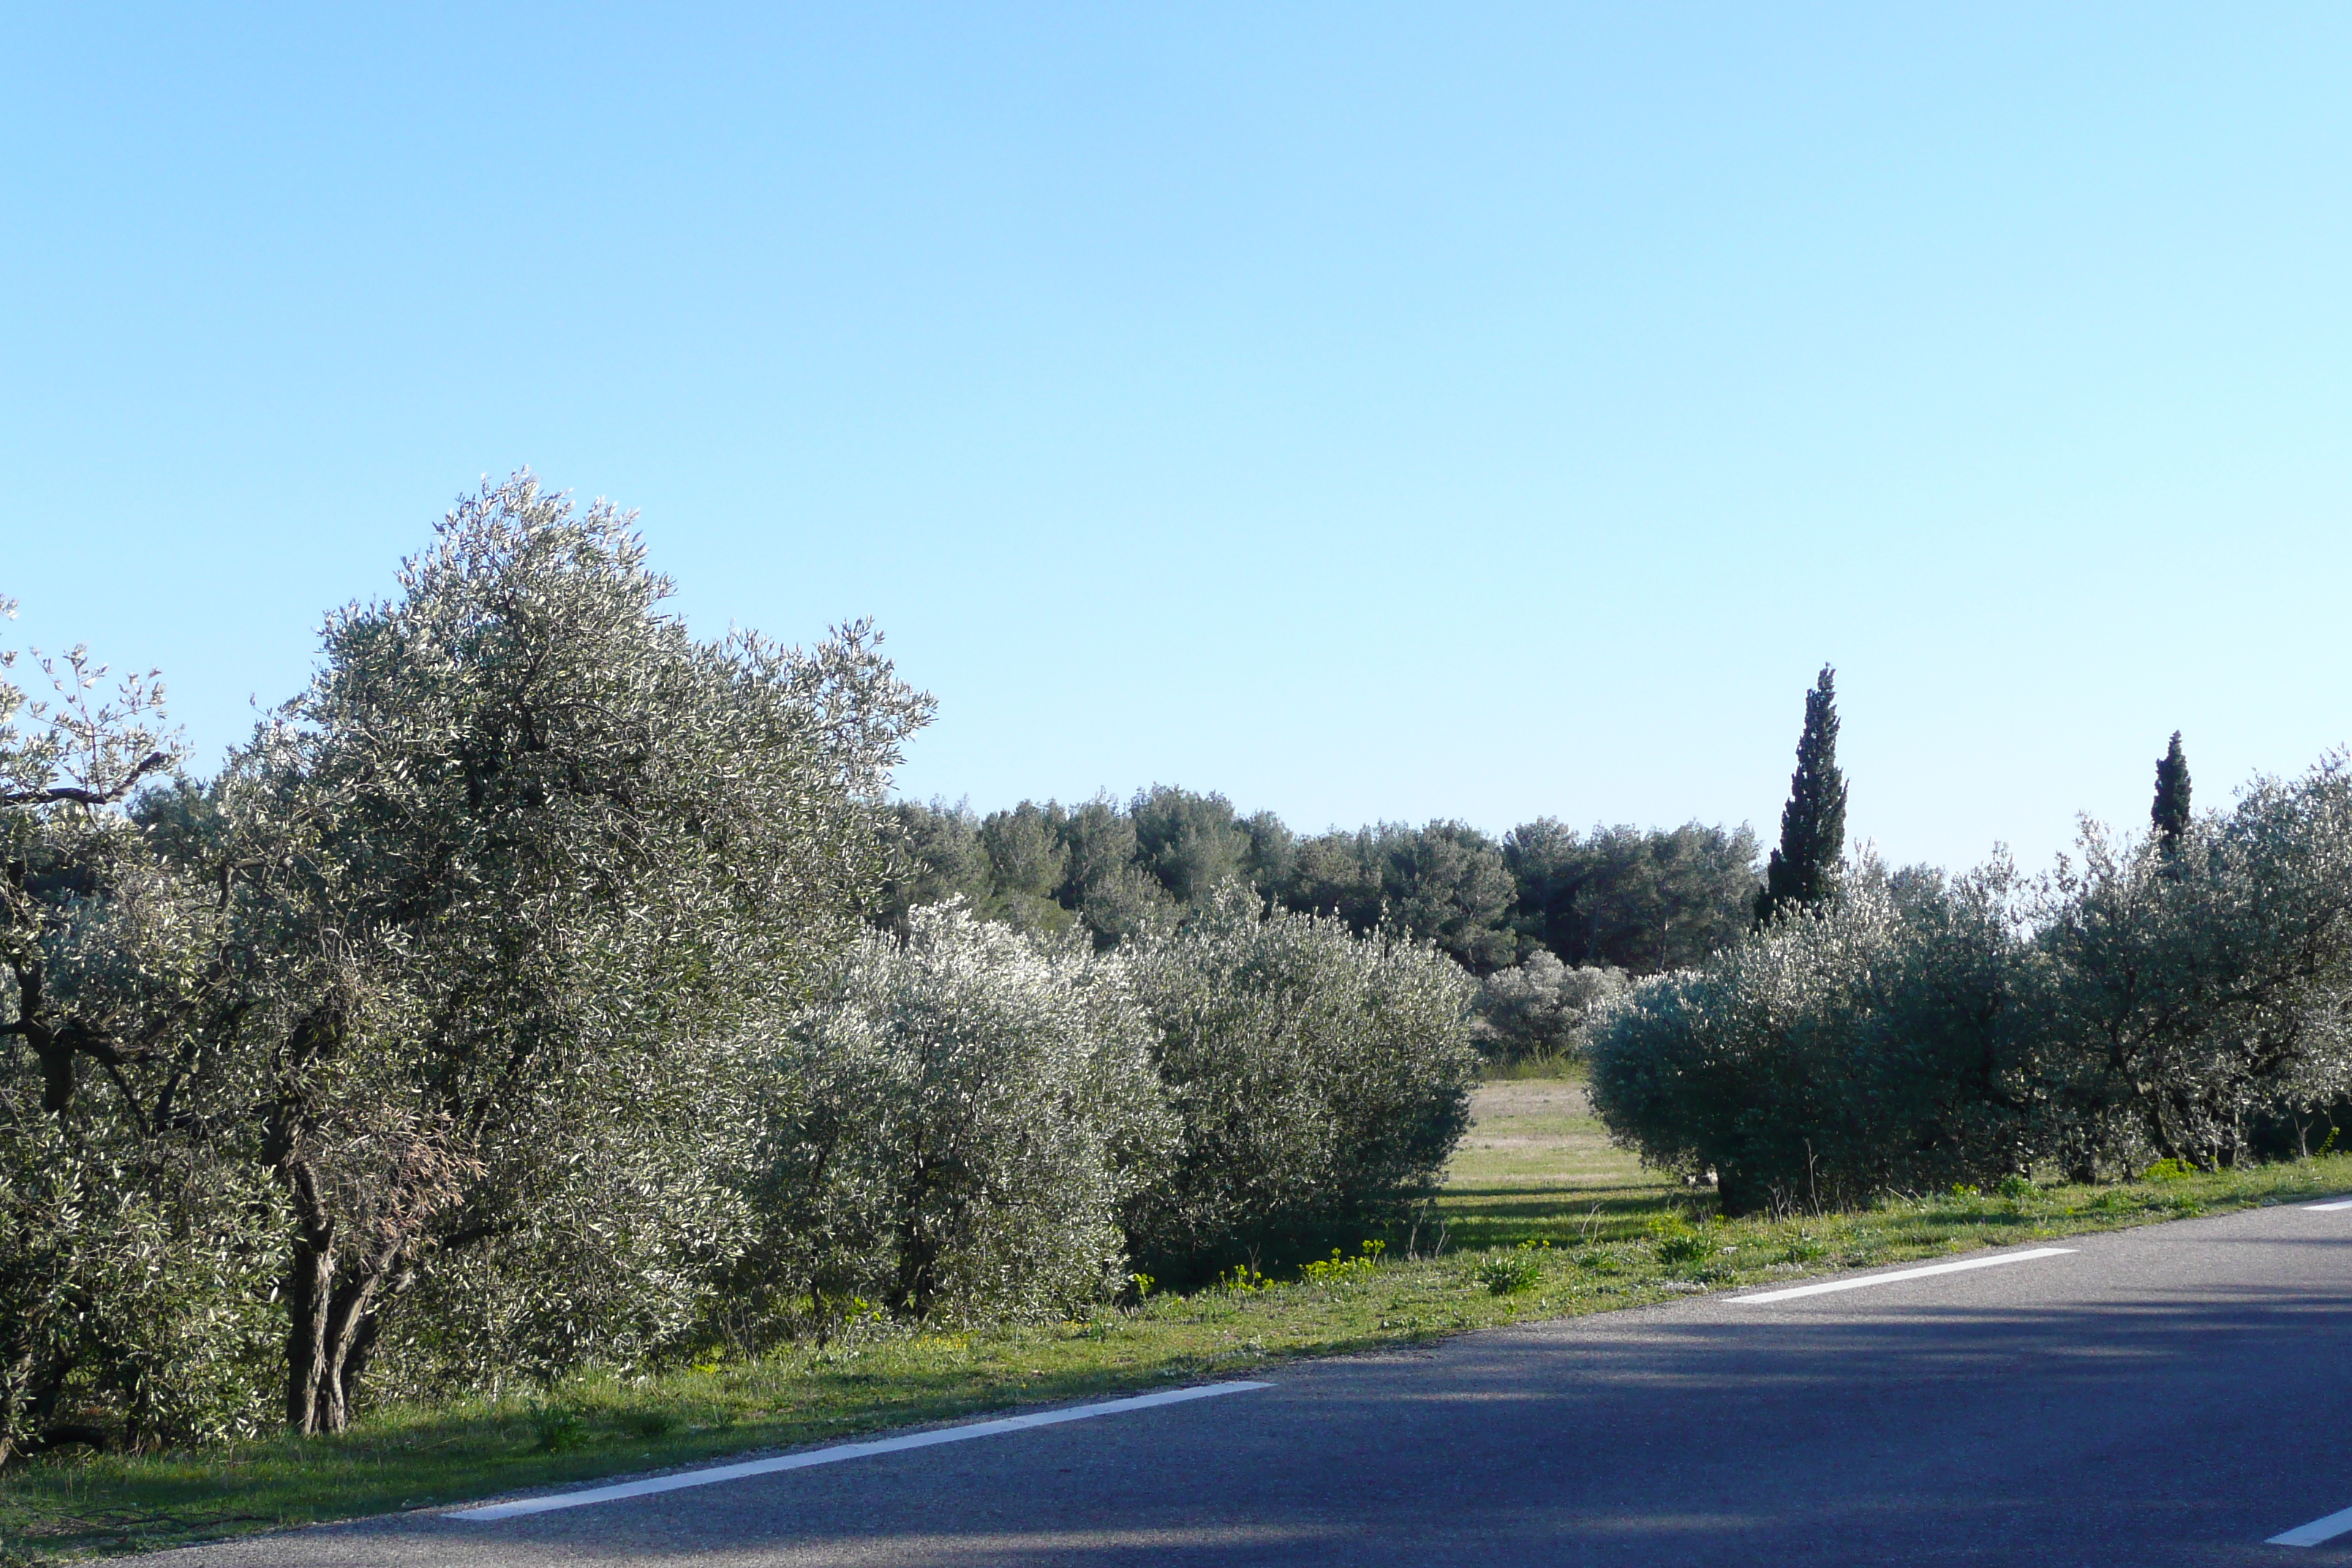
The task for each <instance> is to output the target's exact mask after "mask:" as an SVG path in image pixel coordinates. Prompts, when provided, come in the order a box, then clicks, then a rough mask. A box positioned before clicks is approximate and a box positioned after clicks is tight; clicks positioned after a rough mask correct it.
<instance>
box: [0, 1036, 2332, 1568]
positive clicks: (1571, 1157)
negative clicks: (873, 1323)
mask: <svg viewBox="0 0 2352 1568" xmlns="http://www.w3.org/2000/svg"><path fill="white" fill-rule="evenodd" d="M1448 1177H1449V1179H1448V1184H1447V1186H1446V1188H1445V1191H1444V1194H1443V1196H1442V1197H1441V1198H1440V1199H1439V1200H1438V1202H1437V1203H1436V1204H1435V1205H1433V1208H1432V1210H1431V1211H1430V1212H1429V1214H1428V1215H1427V1216H1426V1217H1425V1218H1424V1219H1423V1221H1422V1223H1421V1224H1420V1225H1419V1226H1417V1227H1415V1228H1413V1229H1412V1230H1409V1231H1406V1232H1404V1233H1402V1234H1401V1235H1399V1236H1397V1237H1393V1238H1391V1239H1390V1245H1389V1247H1388V1250H1387V1252H1386V1254H1385V1255H1384V1256H1382V1257H1381V1258H1378V1259H1377V1260H1366V1259H1364V1258H1362V1255H1361V1254H1360V1253H1359V1254H1358V1257H1357V1258H1356V1259H1355V1260H1350V1259H1346V1258H1343V1259H1340V1260H1339V1261H1338V1262H1337V1263H1327V1264H1325V1265H1323V1266H1321V1267H1319V1268H1314V1269H1311V1270H1309V1271H1308V1274H1307V1276H1306V1277H1294V1278H1290V1279H1284V1280H1280V1281H1276V1282H1272V1283H1269V1284H1266V1285H1265V1286H1264V1287H1263V1288H1258V1287H1255V1286H1254V1285H1253V1286H1246V1287H1244V1288H1232V1287H1228V1288H1225V1289H1212V1290H1204V1291H1201V1292H1198V1293H1196V1294H1194V1295H1192V1296H1189V1297H1180V1296H1161V1297H1157V1298H1154V1299H1153V1300H1150V1301H1148V1302H1146V1303H1145V1304H1144V1305H1143V1306H1142V1307H1141V1308H1139V1309H1138V1310H1132V1311H1125V1312H1118V1311H1106V1312H1103V1313H1100V1314H1097V1316H1095V1317H1093V1318H1091V1319H1089V1320H1088V1321H1083V1322H1069V1323H1060V1324H1053V1325H1044V1326H1038V1327H1033V1328H1022V1329H1008V1330H1003V1331H994V1332H990V1333H984V1334H954V1335H947V1334H934V1335H924V1336H920V1337H904V1336H892V1337H877V1338H875V1339H872V1340H869V1341H866V1342H860V1343H853V1344H848V1345H843V1346H835V1347H834V1348H832V1349H829V1350H827V1351H825V1352H821V1353H817V1352H793V1353H788V1354H782V1355H777V1356H772V1357H768V1358H765V1359H762V1360H760V1361H757V1362H752V1363H740V1364H736V1363H730V1364H716V1365H709V1366H703V1367H697V1368H691V1369H681V1370H679V1371H677V1372H675V1373H667V1374H665V1375H662V1376H659V1377H656V1378H649V1379H616V1378H611V1377H580V1378H575V1379H572V1380H569V1381H567V1382H565V1383H563V1384H560V1385H559V1386H557V1387H555V1388H552V1389H550V1390H548V1391H546V1392H545V1393H544V1394H541V1395H539V1396H537V1397H533V1398H528V1399H509V1400H505V1401H501V1402H499V1403H473V1404H466V1405H450V1406H443V1407H438V1408H435V1409H429V1410H416V1409H398V1410H390V1411H383V1412H379V1413H377V1414H375V1415H372V1416H370V1417H368V1418H367V1419H366V1420H365V1421H363V1422H362V1423H361V1424H360V1426H358V1428H357V1429H355V1430H354V1431H353V1432H352V1433H351V1434H349V1435H348V1436H342V1437H340V1438H331V1439H318V1440H313V1441H310V1442H296V1441H292V1440H288V1439H274V1440H271V1441H268V1442H261V1443H251V1444H245V1445H241V1446H239V1447H235V1448H231V1449H220V1450H215V1451H208V1452H204V1453H195V1454H182V1455H156V1456H138V1457H132V1456H121V1455H104V1454H93V1453H89V1452H88V1451H85V1450H71V1451H68V1452H66V1453H62V1454H58V1455H56V1456H52V1457H49V1458H45V1459H42V1460H39V1461H37V1462H35V1463H33V1464H31V1465H28V1466H25V1467H22V1468H18V1469H16V1470H14V1471H12V1472H10V1473H9V1474H8V1476H7V1477H6V1479H5V1480H0V1563H10V1560H12V1559H13V1560H14V1563H22V1562H26V1561H31V1562H39V1561H43V1560H46V1559H56V1558H70V1557H79V1556H89V1555H97V1554H103V1553H111V1552H124V1551H131V1550H138V1549H142V1548H152V1547H160V1546H166V1545H177V1544H183V1543H185V1542H191V1541H200V1540H207V1539H213V1538H216V1537H219V1536H223V1535H229V1534H236V1533H239V1532H242V1531H253V1530H263V1529H270V1528H275V1527H278V1526H281V1525H286V1524H292V1523H300V1522H307V1521H316V1520H326V1519H338V1518H348V1517H352V1516H356V1515H362V1514H369V1513H380V1512H384V1511H388V1510H398V1509H407V1508H418V1507H424V1506H426V1505H432V1504H446V1503H451V1502H456V1501H457V1500H462V1499H467V1498H476V1497H483V1496H488V1495H490V1494H493V1493H497V1492H501V1491H509V1490H513V1489H520V1488H527V1487H537V1486H545V1485H549V1484H553V1483H562V1482H567V1481H577V1480H584V1479H590V1478H593V1477H599V1476H609V1475H614V1474H621V1473H627V1472H633V1471H644V1470H652V1469H658V1468H666V1467H669V1466H675V1465H680V1464H686V1463H690V1462H692V1461H695V1460H698V1459H702V1458H709V1457H711V1456H715V1455H720V1454H736V1453H741V1452H744V1451H747V1450H754V1449H761V1448H774V1447H789V1446H793V1445H797V1444H805V1443H813V1442H824V1441H829V1440H833V1439H836V1438H840V1437H845V1436H850V1435H852V1434H856V1433H864V1432H871V1431H874V1430H876V1429H878V1428H882V1427H889V1426H909V1425H916V1424H920V1423H925V1422H936V1421H944V1420H949V1419H953V1418H957V1417H961V1416H966V1415H974V1414H977V1413H981V1412H985V1411H1002V1410H1004V1409H1006V1408H1008V1407H1011V1406H1014V1405H1034V1404H1041V1403H1048V1402H1053V1401H1059V1400H1070V1399H1078V1398H1085V1397H1089V1396H1094V1395H1099V1394H1108V1393H1111V1392H1114V1391H1118V1390H1132V1389H1137V1388H1142V1387H1149V1386H1151V1385H1154V1384H1168V1383H1178V1382H1184V1381H1188V1380H1195V1379H1202V1378H1210V1377H1222V1376H1231V1375H1237V1374H1242V1373H1248V1372H1251V1371H1253V1370H1256V1369H1260V1368H1264V1367H1265V1366H1268V1365H1271V1364H1274V1363H1279V1362H1282V1361H1285V1360H1288V1359H1293V1358H1297V1357H1301V1356H1312V1355H1325V1354H1331V1353H1335V1352H1347V1351H1353V1350H1363V1349H1370V1348H1373V1347H1376V1346H1381V1345H1386V1344H1394V1343H1398V1342H1412V1341H1418V1340H1428V1339H1433V1338H1438V1337H1442V1336H1444V1335H1447V1334H1453V1333H1458V1332H1460V1331H1464V1330H1467V1329H1475V1328H1483V1327H1486V1326H1489V1325H1493V1324H1498V1323H1508V1322H1514V1321H1524V1320H1528V1319H1533V1318H1557V1317H1568V1316H1575V1315H1580V1314H1582V1313H1586V1312H1596V1311H1607V1310H1613V1309H1616V1308H1620V1307H1629V1306H1636V1305H1640V1304H1643V1303H1646V1302H1653V1301H1659V1300H1669V1299H1672V1298H1673V1297H1675V1296H1678V1295H1685V1294H1690V1293H1694V1292H1696V1291H1700V1290H1711V1289H1725V1288H1727V1287H1731V1286H1737V1285H1751V1284H1759V1283H1762V1282H1764V1281H1767V1280H1774V1281H1778V1280H1786V1279H1792V1278H1797V1277H1801V1276H1802V1275H1805V1274H1811V1273H1821V1272H1824V1271H1827V1270H1830V1269H1834V1268H1853V1267H1858V1266H1866V1265H1873V1264H1881V1263H1893V1262H1897V1261H1901V1260H1904V1259H1909V1258H1927V1257H1936V1256H1942V1255H1946V1254H1949V1253H1954V1252H1960V1251H1966V1250H1968V1249H1970V1248H1973V1247H1984V1246H1996V1245H2004V1244H2008V1243H2011V1242H2021V1241H2029V1240H2040V1239H2043V1238H2047V1237H2056V1236H2065V1235H2069V1234H2073V1233H2075V1232H2080V1231H2084V1230H2100V1229H2111V1228H2115V1227H2116V1226H2129V1225H2139V1224H2146V1223H2147V1222H2150V1221H2154V1220H2162V1219H2173V1218H2178V1217H2181V1216H2185V1215H2194V1214H2200V1213H2210V1212H2217V1211H2220V1210H2223V1209H2229V1208H2237V1207H2244V1206H2248V1205H2255V1204H2267V1203H2277V1202H2282V1201H2285V1200H2288V1199H2291V1198H2299V1197H2307V1196H2310V1195H2312V1194H2319V1193H2333V1192H2343V1191H2352V1156H2342V1155H2336V1156H2328V1157H2326V1158H2321V1159H2316V1160H2309V1161H2303V1162H2298V1163H2292V1164H2282V1165H2273V1166H2266V1167H2263V1168H2260V1169H2257V1170H2252V1171H2243V1172H2231V1173H2221V1174H2218V1175H2211V1176H2189V1177H2186V1178H2183V1179H2179V1180H2175V1181H2167V1182H2139V1183H2132V1184H2126V1185H2122V1186H2115V1187H2105V1188H2080V1187H2042V1188H2036V1189H2033V1190H2031V1191H2026V1192H2021V1193H2018V1194H2015V1195H2013V1196H2009V1197H2003V1196H2000V1195H1997V1194H1969V1193H1959V1194H1944V1195H1940V1196H1933V1197H1927V1198H1922V1199H1917V1200H1910V1201H1900V1202H1891V1203H1887V1204H1883V1205H1880V1206H1878V1207H1876V1208H1874V1209H1869V1210H1865V1211H1862V1212H1859V1213H1853V1214H1840V1215H1822V1216H1806V1217H1801V1218H1795V1219H1789V1220H1742V1221H1734V1222H1729V1223H1724V1222H1719V1221H1710V1220H1707V1219H1706V1218H1705V1217H1704V1215H1705V1210H1706V1207H1707V1206H1708V1197H1707V1194H1703V1193H1698V1192H1694V1191H1691V1190H1689V1189H1686V1188H1685V1187H1684V1186H1683V1185H1682V1184H1681V1183H1679V1182H1675V1181H1668V1180H1664V1179H1662V1178H1660V1177H1659V1176H1658V1175H1657V1174H1656V1173H1652V1172H1646V1171H1643V1170H1642V1169H1641V1168H1640V1166H1639V1165H1638V1164H1636V1163H1634V1162H1633V1160H1632V1159H1630V1158H1629V1157H1628V1156H1626V1155H1625V1154H1623V1153H1622V1152H1619V1151H1617V1150H1615V1149H1612V1148H1611V1147H1610V1146H1609V1144H1608V1142H1607V1140H1606V1139H1605V1138H1604V1137H1603V1136H1602V1135H1601V1130H1600V1128H1599V1126H1598V1125H1597V1124H1596V1123H1595V1122H1594V1121H1592V1118H1591V1112H1590V1110H1589V1108H1588V1107H1587V1105H1586V1103H1585V1100H1584V1096H1583V1090H1582V1086H1581V1085H1580V1084H1579V1083H1577V1082H1576V1081H1574V1080H1573V1079H1541V1078H1528V1079H1516V1080H1510V1081H1503V1082H1495V1083H1489V1084H1487V1085H1486V1086H1485V1087H1484V1088H1482V1089H1481V1090H1480V1091H1479V1095H1478V1099H1477V1100H1476V1102H1475V1107H1474V1121H1473V1125H1472V1129H1471V1131H1470V1135H1469V1136H1468V1137H1467V1138H1466V1139H1465V1141H1464V1143H1463V1146H1462V1148H1461V1150H1460V1151H1459V1152H1458V1153H1457V1155H1456V1156H1455V1159H1454V1164H1453V1166H1452V1167H1451V1169H1450V1171H1449V1173H1448ZM1441 1240H1442V1242H1443V1247H1442V1249H1441V1248H1440V1245H1439V1244H1440V1242H1441ZM1408 1248H1410V1250H1411V1251H1412V1253H1413V1254H1415V1255H1414V1256H1406V1255H1405V1254H1406V1253H1407V1251H1408ZM10 1568H13V1563H10Z"/></svg>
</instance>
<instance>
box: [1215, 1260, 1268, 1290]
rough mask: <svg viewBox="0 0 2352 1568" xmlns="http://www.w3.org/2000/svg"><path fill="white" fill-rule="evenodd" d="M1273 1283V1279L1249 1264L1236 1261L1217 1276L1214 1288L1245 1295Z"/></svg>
mask: <svg viewBox="0 0 2352 1568" xmlns="http://www.w3.org/2000/svg"><path fill="white" fill-rule="evenodd" d="M1273 1284H1274V1281H1273V1280H1271V1279H1267V1278H1266V1277H1265V1275H1263V1274H1260V1273H1259V1272H1258V1271H1257V1269H1256V1268H1254V1267H1252V1266H1251V1265H1249V1264H1247V1263H1236V1264H1234V1266H1233V1268H1232V1269H1231V1270H1230V1271H1228V1272H1226V1273H1223V1274H1220V1275H1218V1276H1217V1283H1216V1286H1215V1289H1219V1290H1223V1291H1224V1292H1225V1293H1226V1294H1228V1295H1246V1294H1248V1293H1249V1292H1251V1291H1254V1290H1264V1289H1267V1288H1269V1287H1270V1286H1272V1285H1273Z"/></svg>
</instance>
